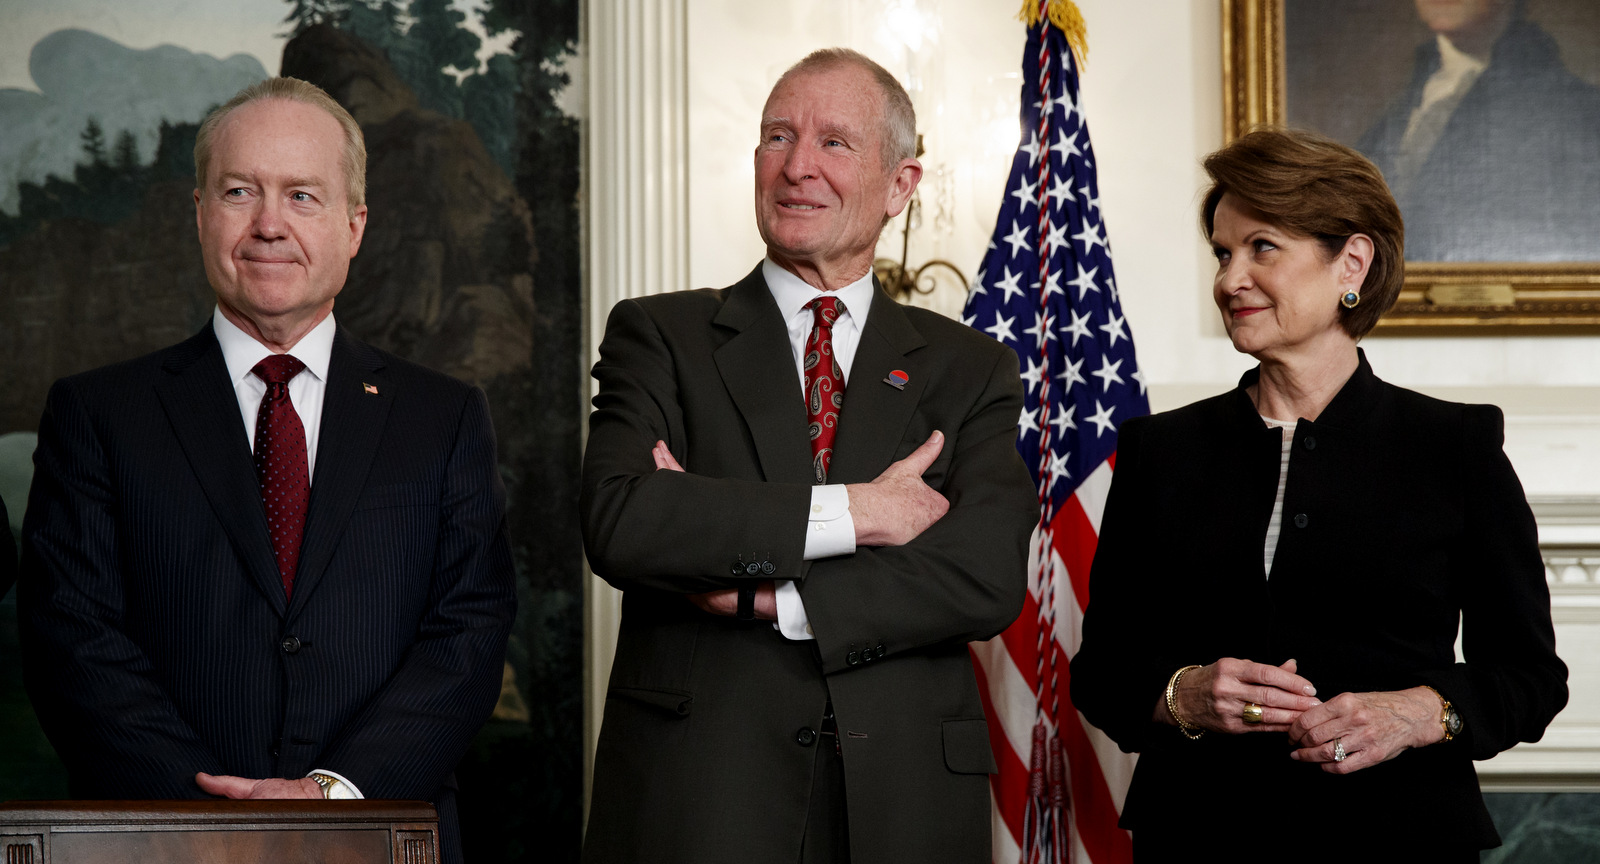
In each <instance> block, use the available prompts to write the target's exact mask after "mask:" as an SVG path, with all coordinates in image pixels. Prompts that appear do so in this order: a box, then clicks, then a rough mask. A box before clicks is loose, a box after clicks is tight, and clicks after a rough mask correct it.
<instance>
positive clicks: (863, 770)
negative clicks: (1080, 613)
mask: <svg viewBox="0 0 1600 864" xmlns="http://www.w3.org/2000/svg"><path fill="white" fill-rule="evenodd" d="M893 370H900V371H902V372H905V373H906V374H907V376H908V378H909V381H908V383H907V384H906V386H905V389H904V390H899V389H896V388H894V387H892V386H890V385H889V384H887V383H885V382H884V381H883V379H884V378H886V377H887V376H888V374H889V373H890V372H891V371H893ZM594 375H595V378H596V380H597V381H598V382H599V391H598V394H597V395H596V396H595V398H594V405H595V412H594V414H593V415H592V416H591V418H590V423H589V446H588V449H587V451H586V453H585V457H584V471H583V499H582V506H583V511H582V512H583V521H584V534H585V540H586V544H587V549H588V554H589V562H590V564H591V565H592V566H593V567H594V571H595V572H596V573H597V574H599V575H600V576H602V577H604V578H605V579H606V580H607V581H608V582H610V583H611V584H612V585H615V586H616V587H618V588H621V589H622V590H623V592H624V593H623V601H622V602H623V605H622V626H621V632H620V634H619V636H618V640H617V654H616V661H615V664H614V665H613V666H612V670H611V680H610V687H609V689H608V691H607V698H606V705H605V717H604V722H603V725H602V726H601V730H600V742H599V748H598V751H597V753H596V755H595V768H594V798H593V804H592V807H591V809H590V816H589V829H588V834H587V839H586V841H585V847H584V858H585V860H586V861H590V862H637V861H650V862H658V864H669V862H686V864H687V862H692V864H716V862H741V864H742V862H750V861H793V860H796V858H797V856H798V855H799V852H800V839H801V837H802V836H803V833H804V831H805V819H806V807H807V800H808V797H809V794H810V789H811V779H812V773H813V768H814V765H815V758H816V750H815V746H816V745H815V743H813V742H814V739H812V738H810V737H808V736H797V732H798V731H799V730H801V729H811V730H815V729H817V728H818V727H819V724H820V722H821V720H822V715H823V709H824V707H825V706H826V704H827V703H828V700H829V698H830V697H831V698H832V701H833V706H834V711H835V714H836V716H837V718H838V726H839V729H840V730H841V732H842V733H843V734H841V736H840V745H841V746H842V747H843V758H844V770H845V775H846V780H845V787H846V797H847V798H848V810H849V813H848V816H849V825H850V845H851V853H852V857H853V860H856V861H863V862H866V861H870V862H875V864H893V862H916V864H926V862H939V861H980V860H987V859H988V856H989V787H988V776H987V775H988V773H989V772H990V771H992V770H993V766H994V761H993V757H992V756H991V754H990V751H989V737H988V729H987V724H986V723H985V721H984V715H983V707H982V703H981V701H980V699H979V694H978V688H977V684H976V681H975V679H974V675H973V670H972V660H971V658H970V656H969V654H968V651H967V644H966V643H967V642H969V641H971V640H977V639H985V638H988V637H990V636H992V635H994V634H995V633H997V632H999V631H1000V630H1002V629H1004V628H1005V626H1006V625H1008V624H1010V623H1011V621H1012V620H1013V619H1014V618H1016V616H1017V613H1018V610H1019V609H1020V608H1021V604H1022V600H1023V592H1024V591H1025V590H1026V587H1027V574H1026V570H1025V567H1026V561H1027V552H1026V544H1027V538H1028V534H1029V531H1030V530H1031V528H1032V526H1033V523H1034V521H1035V520H1036V519H1037V518H1038V517H1037V512H1036V511H1037V505H1036V503H1035V499H1034V493H1033V487H1032V484H1031V483H1030V482H1029V479H1028V476H1027V472H1026V470H1025V469H1024V467H1023V464H1022V460H1021V458H1020V457H1019V456H1018V455H1017V452H1016V443H1015V442H1016V422H1017V415H1018V413H1019V412H1020V411H1021V407H1022V385H1021V382H1020V380H1019V378H1018V375H1017V358H1016V355H1015V354H1014V353H1013V352H1012V351H1010V350H1009V349H1007V348H1006V347H1005V346H1003V345H1001V344H999V343H997V342H995V341H994V340H992V339H989V338H987V337H984V336H982V335H981V334H979V333H976V332H975V331H973V330H971V329H970V328H967V327H963V326H961V325H960V324H958V323H956V322H954V321H951V320H949V319H946V318H943V317H940V316H938V315H935V314H933V313H931V312H927V311H925V310H921V309H908V308H904V307H901V306H899V305H897V304H896V303H895V302H894V301H892V300H890V299H889V298H888V297H887V296H886V295H884V294H883V292H882V291H878V292H877V293H876V294H875V295H874V298H873V304H872V309H871V312H870V313H869V315H868V317H867V321H866V327H865V329H864V330H863V332H862V334H861V342H860V344H859V346H858V347H857V349H856V355H855V359H854V363H853V365H852V367H851V374H850V380H849V384H848V387H847V389H846V392H845V402H844V410H843V412H842V413H841V415H840V425H839V433H838V438H837V440H836V448H835V455H834V458H833V465H832V469H831V471H830V480H831V481H832V482H834V483H860V482H867V481H870V480H872V479H873V478H875V477H877V476H878V474H880V473H881V472H882V471H883V470H884V469H885V468H887V467H888V466H889V464H890V463H892V462H894V461H895V460H897V459H901V458H904V457H905V456H906V455H908V454H909V453H910V452H911V451H912V450H913V449H915V448H916V447H917V446H918V445H919V444H921V443H922V442H923V441H924V440H926V439H927V437H928V435H929V434H931V433H932V432H933V430H935V429H940V430H943V431H944V433H945V436H946V442H945V445H944V448H943V451H942V452H941V453H940V455H939V458H938V460H937V461H935V462H934V464H933V465H932V467H931V468H930V469H929V470H928V472H927V473H926V474H925V475H924V479H925V480H926V481H927V482H928V484H929V485H931V486H932V487H933V488H935V489H937V490H939V491H940V492H942V493H943V494H944V495H945V496H946V497H947V498H948V499H949V500H950V511H949V512H948V513H947V514H946V515H945V517H944V518H943V519H941V520H940V521H939V522H937V523H936V524H934V525H933V526H932V527H930V528H929V529H928V530H927V531H925V532H923V533H922V535H921V536H919V537H917V538H916V540H914V541H913V542H911V543H909V544H907V545H905V546H900V547H893V548H867V547H863V548H860V549H858V550H857V551H856V552H855V553H854V554H852V555H843V556H837V557H833V558H826V559H822V560H817V561H810V562H806V561H802V560H801V559H802V555H803V552H804V545H805V532H806V522H807V507H808V506H809V502H810V497H811V445H810V441H809V439H808V438H807V436H806V416H805V409H804V405H803V402H804V400H803V398H802V396H801V393H800V386H799V380H798V376H797V374H796V371H795V361H794V355H793V353H792V351H791V349H790V343H789V334H788V330H787V329H786V327H785V324H784V321H783V317H782V315H781V314H780V312H779V311H778V306H777V304H776V303H775V302H774V301H773V299H772V294H771V292H770V291H769V290H768V289H767V286H766V282H765V280H764V279H762V277H761V272H760V270H759V268H758V269H757V270H756V271H755V272H753V273H751V274H750V275H749V276H748V277H746V278H745V279H744V280H743V281H741V282H740V283H738V284H737V285H734V286H733V287H732V288H727V289H723V290H719V291H710V290H706V291H688V292H682V293H678V294H667V295H658V296H652V297H642V298H638V299H636V300H625V301H623V302H621V303H618V304H617V306H616V308H615V309H614V310H613V311H612V313H611V320H610V322H609V323H608V325H607V328H606V336H605V341H604V342H603V343H602V345H601V347H600V362H599V364H598V365H597V366H596V367H595V370H594ZM658 438H659V439H663V440H665V441H666V442H667V445H668V446H669V447H670V448H671V450H672V452H673V455H674V456H675V457H676V458H677V459H678V461H679V462H680V463H681V464H682V465H683V466H684V468H685V469H686V470H687V471H688V472H689V473H684V474H680V473H676V472H670V471H661V472H657V471H655V470H654V467H653V464H652V462H651V458H650V448H651V446H652V445H653V444H654V443H655V441H656V440H657V439H658ZM749 563H758V564H770V565H771V569H770V571H766V570H765V569H764V568H761V569H758V571H757V573H756V574H754V575H753V576H751V575H745V574H744V571H743V567H742V566H741V567H740V568H739V575H733V573H732V571H733V569H734V566H735V565H736V564H749ZM751 579H795V580H798V582H799V583H800V584H799V590H800V594H801V597H802V598H803V600H804V602H805V607H806V612H807V615H808V617H809V618H810V621H811V625H812V628H813V630H814V631H815V634H816V641H815V642H806V641H790V640H788V639H785V638H784V637H783V635H782V634H780V633H778V632H777V631H776V630H774V629H773V627H772V624H771V622H767V621H754V622H742V621H738V620H735V619H732V618H722V617H717V616H712V615H708V614H706V613H704V612H701V611H700V610H699V609H697V608H696V607H694V606H693V605H691V604H690V603H689V601H687V600H686V599H684V597H683V595H684V594H685V593H689V592H699V591H706V590H710V589H716V588H726V587H732V586H737V585H740V584H741V583H744V582H747V581H749V580H751ZM823 741H824V742H827V741H829V739H823Z"/></svg>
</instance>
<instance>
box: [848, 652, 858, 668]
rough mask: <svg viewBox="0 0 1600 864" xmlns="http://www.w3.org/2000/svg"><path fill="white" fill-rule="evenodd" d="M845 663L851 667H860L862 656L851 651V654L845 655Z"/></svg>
mask: <svg viewBox="0 0 1600 864" xmlns="http://www.w3.org/2000/svg"><path fill="white" fill-rule="evenodd" d="M844 662H846V663H848V664H850V665H851V666H859V665H860V664H861V655H860V654H857V653H856V652H854V651H851V652H850V653H849V654H846V655H844Z"/></svg>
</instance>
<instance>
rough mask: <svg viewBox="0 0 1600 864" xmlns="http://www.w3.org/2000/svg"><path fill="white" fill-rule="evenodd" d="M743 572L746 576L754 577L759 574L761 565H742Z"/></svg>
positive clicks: (754, 563) (753, 563) (752, 562)
mask: <svg viewBox="0 0 1600 864" xmlns="http://www.w3.org/2000/svg"><path fill="white" fill-rule="evenodd" d="M744 572H745V575H746V576H754V575H756V574H757V573H760V572H761V565H760V564H757V563H756V562H754V561H751V562H750V563H749V564H746V565H744Z"/></svg>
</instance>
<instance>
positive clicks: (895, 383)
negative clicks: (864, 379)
mask: <svg viewBox="0 0 1600 864" xmlns="http://www.w3.org/2000/svg"><path fill="white" fill-rule="evenodd" d="M910 380H911V376H910V375H907V374H906V373H904V372H901V371H900V370H899V369H896V370H894V371H893V372H890V373H889V377H887V378H885V379H883V383H885V384H888V385H889V386H890V387H893V388H894V389H896V390H904V389H906V382H907V381H910Z"/></svg>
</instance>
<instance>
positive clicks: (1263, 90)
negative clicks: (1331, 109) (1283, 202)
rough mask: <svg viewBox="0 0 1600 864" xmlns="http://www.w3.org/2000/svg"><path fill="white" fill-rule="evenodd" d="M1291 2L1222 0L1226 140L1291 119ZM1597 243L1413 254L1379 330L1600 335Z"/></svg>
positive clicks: (1599, 240)
mask: <svg viewBox="0 0 1600 864" xmlns="http://www.w3.org/2000/svg"><path fill="white" fill-rule="evenodd" d="M1285 2H1286V0H1221V3H1222V119H1223V138H1224V143H1227V142H1231V141H1233V140H1234V139H1235V138H1237V137H1238V136H1240V135H1243V134H1244V133H1245V132H1247V131H1249V130H1250V129H1252V128H1254V127H1256V126H1259V125H1281V124H1283V123H1284V122H1285V120H1286V118H1287V116H1288V113H1287V111H1286V108H1285V102H1286V98H1285V97H1286V92H1287V87H1286V81H1287V75H1286V70H1287V68H1288V66H1287V61H1288V58H1287V57H1286V56H1285V53H1286V51H1285V28H1284V8H1285ZM1595 206H1597V207H1600V202H1596V205H1595ZM1595 244H1596V245H1595V259H1596V260H1595V261H1593V262H1589V261H1583V262H1573V263H1559V264H1545V263H1512V262H1495V261H1474V262H1460V263H1456V262H1452V263H1443V262H1429V261H1422V262H1419V261H1408V262H1407V263H1406V281H1405V286H1404V288H1403V289H1402V290H1401V292H1400V298H1399V300H1398V301H1397V302H1396V303H1395V305H1394V308H1393V309H1392V310H1390V311H1389V312H1388V313H1387V314H1386V315H1384V317H1383V319H1382V320H1380V321H1379V323H1378V329H1377V331H1376V332H1378V333H1388V334H1390V335H1421V334H1425V333H1439V334H1446V333H1463V332H1465V333H1483V334H1488V333H1493V332H1500V333H1505V332H1516V333H1522V334H1534V333H1563V332H1600V237H1596V238H1595Z"/></svg>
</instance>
